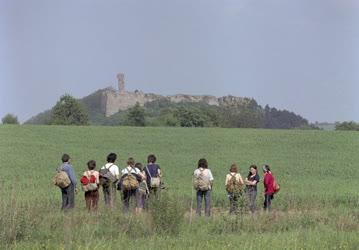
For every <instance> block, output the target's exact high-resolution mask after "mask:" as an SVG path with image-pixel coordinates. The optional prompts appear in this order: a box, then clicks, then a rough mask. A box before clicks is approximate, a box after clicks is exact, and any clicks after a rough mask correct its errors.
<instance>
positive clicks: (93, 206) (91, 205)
mask: <svg viewBox="0 0 359 250" xmlns="http://www.w3.org/2000/svg"><path fill="white" fill-rule="evenodd" d="M87 168H88V170H87V171H85V172H84V173H83V179H85V180H86V182H87V183H83V184H85V185H87V186H88V189H87V190H86V191H85V201H86V208H87V209H88V211H97V207H98V200H99V192H98V186H99V184H100V179H99V172H98V171H96V170H95V169H96V161H94V160H91V161H89V162H88V163H87ZM83 179H81V180H83Z"/></svg>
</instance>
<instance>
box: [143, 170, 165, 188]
mask: <svg viewBox="0 0 359 250" xmlns="http://www.w3.org/2000/svg"><path fill="white" fill-rule="evenodd" d="M146 169H147V172H148V174H149V176H150V187H151V188H159V187H160V186H161V179H160V177H152V176H151V173H150V170H149V169H148V167H146Z"/></svg>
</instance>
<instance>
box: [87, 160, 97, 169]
mask: <svg viewBox="0 0 359 250" xmlns="http://www.w3.org/2000/svg"><path fill="white" fill-rule="evenodd" d="M87 168H88V169H89V170H94V169H95V168H96V161H94V160H91V161H89V162H88V163H87Z"/></svg>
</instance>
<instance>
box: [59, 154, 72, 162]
mask: <svg viewBox="0 0 359 250" xmlns="http://www.w3.org/2000/svg"><path fill="white" fill-rule="evenodd" d="M61 160H62V162H63V163H65V162H68V161H69V160H70V156H69V155H68V154H63V155H62V157H61Z"/></svg>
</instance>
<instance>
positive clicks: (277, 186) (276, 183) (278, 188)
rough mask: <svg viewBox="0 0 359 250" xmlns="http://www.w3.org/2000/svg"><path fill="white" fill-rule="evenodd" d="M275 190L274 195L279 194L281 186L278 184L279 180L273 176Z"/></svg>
mask: <svg viewBox="0 0 359 250" xmlns="http://www.w3.org/2000/svg"><path fill="white" fill-rule="evenodd" d="M273 190H274V193H278V192H279V190H280V186H279V184H278V182H277V179H276V178H275V177H274V175H273Z"/></svg>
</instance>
